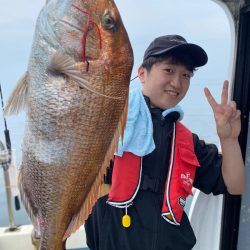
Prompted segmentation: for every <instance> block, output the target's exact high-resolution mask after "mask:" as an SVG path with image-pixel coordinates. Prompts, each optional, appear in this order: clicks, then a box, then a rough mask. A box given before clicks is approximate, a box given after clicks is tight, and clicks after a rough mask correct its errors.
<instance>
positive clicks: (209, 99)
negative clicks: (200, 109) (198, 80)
mask: <svg viewBox="0 0 250 250" xmlns="http://www.w3.org/2000/svg"><path fill="white" fill-rule="evenodd" d="M204 93H205V95H206V97H207V101H208V103H209V104H210V106H211V107H212V109H213V110H215V108H216V106H217V105H218V104H217V102H216V101H215V99H214V98H213V96H212V95H211V92H210V91H209V89H208V88H205V89H204Z"/></svg>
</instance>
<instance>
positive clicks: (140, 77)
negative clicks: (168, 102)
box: [138, 66, 146, 83]
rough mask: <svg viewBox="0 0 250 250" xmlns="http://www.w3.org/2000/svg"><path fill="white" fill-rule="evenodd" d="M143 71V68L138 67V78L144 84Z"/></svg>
mask: <svg viewBox="0 0 250 250" xmlns="http://www.w3.org/2000/svg"><path fill="white" fill-rule="evenodd" d="M145 71H146V69H145V68H143V67H142V66H140V67H139V68H138V77H139V79H140V81H141V83H144V82H145V74H146V72H145Z"/></svg>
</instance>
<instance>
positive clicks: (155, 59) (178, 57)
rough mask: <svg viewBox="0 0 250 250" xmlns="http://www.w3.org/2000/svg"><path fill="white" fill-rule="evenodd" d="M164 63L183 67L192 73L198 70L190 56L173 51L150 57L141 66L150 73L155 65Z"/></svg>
mask: <svg viewBox="0 0 250 250" xmlns="http://www.w3.org/2000/svg"><path fill="white" fill-rule="evenodd" d="M164 61H168V62H169V63H172V64H177V65H183V66H185V67H186V68H187V69H188V70H190V71H191V72H192V73H193V72H194V71H195V70H196V68H195V66H194V65H193V63H192V58H190V55H188V54H185V53H177V52H174V53H173V52H172V51H171V52H167V53H164V54H161V55H157V56H150V57H149V58H147V59H146V60H144V61H143V63H142V65H141V66H142V67H143V68H145V69H146V70H147V71H148V72H149V71H150V70H151V68H152V66H153V65H154V64H156V63H160V62H164Z"/></svg>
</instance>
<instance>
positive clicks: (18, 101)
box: [4, 71, 28, 116]
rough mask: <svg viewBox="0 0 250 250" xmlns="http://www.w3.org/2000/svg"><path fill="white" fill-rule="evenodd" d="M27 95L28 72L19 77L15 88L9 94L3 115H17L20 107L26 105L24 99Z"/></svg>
mask: <svg viewBox="0 0 250 250" xmlns="http://www.w3.org/2000/svg"><path fill="white" fill-rule="evenodd" d="M27 95H28V72H27V71H26V72H25V74H24V75H23V76H22V77H21V78H20V80H19V81H18V82H17V85H16V87H15V89H14V90H13V92H12V94H11V95H10V97H9V99H8V101H7V103H6V105H5V107H4V115H5V116H7V115H17V114H18V113H19V112H20V111H21V110H22V109H24V108H25V107H26V103H27V102H26V100H27Z"/></svg>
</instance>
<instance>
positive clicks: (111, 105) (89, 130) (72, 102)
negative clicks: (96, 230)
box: [5, 0, 133, 250]
mask: <svg viewBox="0 0 250 250" xmlns="http://www.w3.org/2000/svg"><path fill="white" fill-rule="evenodd" d="M132 66H133V52H132V48H131V45H130V42H129V38H128V35H127V33H126V30H125V28H124V26H123V24H122V21H121V17H120V15H119V12H118V9H117V7H116V5H115V3H114V2H113V1H112V0H96V1H92V0H85V1H79V0H78V1H76V0H74V1H73V0H71V1H65V0H64V1H62V0H61V1H59V0H48V1H47V3H46V5H45V6H44V8H43V9H42V10H41V12H40V15H39V17H38V20H37V26H36V31H35V35H34V40H33V45H32V50H31V55H30V60H29V64H28V69H27V72H26V74H25V75H24V77H23V78H22V79H21V80H20V81H19V83H18V85H17V87H16V89H15V90H14V92H13V94H12V95H11V97H10V99H9V102H8V103H7V106H6V108H5V112H6V113H15V112H18V111H19V109H20V108H21V107H26V111H27V122H26V128H25V135H24V140H23V147H22V163H21V168H20V174H19V183H20V184H19V185H20V190H21V193H22V197H23V202H24V204H25V207H26V210H27V211H28V214H29V215H30V217H31V220H32V222H33V225H34V227H35V230H36V232H37V233H38V234H39V235H40V238H41V244H40V249H42V250H45V249H49V250H60V249H65V241H66V239H67V237H69V235H70V234H71V233H72V232H74V231H75V230H77V229H78V228H79V226H80V225H81V224H82V223H84V220H85V219H86V218H87V216H88V214H89V213H90V212H91V209H92V206H93V205H94V203H95V200H96V199H97V197H98V190H99V189H100V185H101V183H102V179H103V174H104V172H105V169H106V167H107V166H108V163H109V160H110V159H111V158H112V156H113V153H114V151H115V149H116V147H117V143H118V137H119V136H120V135H121V134H122V133H123V129H124V126H125V121H126V112H127V101H128V100H127V99H128V88H129V79H130V75H131V70H132Z"/></svg>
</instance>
